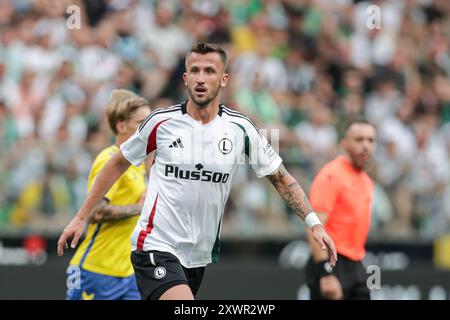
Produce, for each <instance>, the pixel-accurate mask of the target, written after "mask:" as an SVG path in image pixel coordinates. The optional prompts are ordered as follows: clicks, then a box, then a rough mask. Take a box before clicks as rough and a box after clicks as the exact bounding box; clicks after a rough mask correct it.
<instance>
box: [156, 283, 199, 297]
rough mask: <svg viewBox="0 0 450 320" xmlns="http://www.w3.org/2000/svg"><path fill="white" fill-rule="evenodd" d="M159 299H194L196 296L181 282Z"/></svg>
mask: <svg viewBox="0 0 450 320" xmlns="http://www.w3.org/2000/svg"><path fill="white" fill-rule="evenodd" d="M159 300H194V296H193V294H192V291H191V289H190V288H189V287H188V286H187V285H185V284H180V285H177V286H175V287H172V288H170V289H169V290H167V291H166V292H164V293H163V294H162V295H161V297H160V298H159Z"/></svg>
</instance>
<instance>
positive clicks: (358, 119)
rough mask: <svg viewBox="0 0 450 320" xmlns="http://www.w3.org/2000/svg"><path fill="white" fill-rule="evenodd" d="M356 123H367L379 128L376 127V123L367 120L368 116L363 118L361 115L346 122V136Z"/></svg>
mask: <svg viewBox="0 0 450 320" xmlns="http://www.w3.org/2000/svg"><path fill="white" fill-rule="evenodd" d="M354 124H366V125H369V126H372V127H373V128H374V129H375V130H376V129H377V128H376V127H375V125H374V124H373V123H372V122H370V121H369V120H367V119H366V118H361V117H358V118H353V119H351V120H350V121H348V122H347V123H346V124H345V130H344V137H345V136H346V135H347V132H348V130H349V129H350V128H351V127H352V126H353V125H354Z"/></svg>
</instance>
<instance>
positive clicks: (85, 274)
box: [67, 266, 141, 300]
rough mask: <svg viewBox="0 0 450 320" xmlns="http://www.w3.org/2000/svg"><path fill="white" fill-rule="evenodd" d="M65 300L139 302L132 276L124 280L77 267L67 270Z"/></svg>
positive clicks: (137, 291)
mask: <svg viewBox="0 0 450 320" xmlns="http://www.w3.org/2000/svg"><path fill="white" fill-rule="evenodd" d="M67 274H68V279H67V288H68V289H67V300H140V299H141V295H140V294H139V290H138V288H137V285H136V278H135V276H134V275H132V276H130V277H126V278H119V277H112V276H106V275H103V274H99V273H95V272H90V271H86V270H84V269H82V268H79V267H78V266H69V268H68V269H67Z"/></svg>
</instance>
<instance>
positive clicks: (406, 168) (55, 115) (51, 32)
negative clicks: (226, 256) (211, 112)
mask: <svg viewBox="0 0 450 320" xmlns="http://www.w3.org/2000/svg"><path fill="white" fill-rule="evenodd" d="M71 4H75V5H78V6H79V7H80V9H81V29H79V30H78V29H73V30H71V29H69V28H68V27H67V18H68V16H69V14H68V13H66V8H67V7H68V6H69V5H71ZM370 4H375V5H378V6H379V7H380V9H381V11H380V12H381V28H380V29H377V28H375V29H372V30H371V29H369V28H368V27H367V24H366V23H367V20H368V18H369V14H368V12H367V11H366V10H367V7H368V6H369V5H370ZM449 14H450V1H446V0H391V1H389V0H384V1H383V0H379V1H371V2H367V1H352V0H228V1H226V0H180V1H170V0H163V1H156V0H142V1H137V0H109V1H108V0H84V1H82V0H79V1H64V0H17V1H16V0H14V1H12V0H0V35H1V42H0V231H2V232H23V231H25V232H26V231H29V230H34V231H40V232H49V233H52V232H55V233H56V232H58V231H59V230H61V228H62V227H63V226H64V225H65V224H66V222H67V221H68V220H69V219H70V218H71V217H72V216H73V215H74V214H75V213H76V211H77V209H78V208H79V207H80V205H81V203H82V201H83V200H84V197H85V194H86V180H87V175H88V172H89V168H90V165H91V163H92V161H93V158H94V157H95V155H96V154H97V153H98V152H99V151H100V150H101V149H102V148H103V147H105V146H106V145H108V144H110V143H111V142H112V134H111V133H110V131H109V129H108V126H107V125H106V121H105V117H104V110H105V107H106V105H107V101H108V98H109V94H110V92H111V90H112V89H113V88H126V89H131V90H133V91H135V92H136V93H138V94H140V95H143V96H144V97H146V98H147V99H148V100H149V101H150V102H151V106H152V107H153V108H154V107H160V106H169V105H171V104H173V103H176V102H179V101H180V100H183V99H186V92H185V89H184V86H183V83H182V81H180V80H181V77H182V73H183V71H184V54H185V53H186V51H187V50H188V49H189V48H190V47H191V45H192V44H193V43H195V42H196V41H200V40H202V41H208V42H214V43H219V44H221V45H222V46H224V47H225V48H226V50H227V52H228V54H229V56H230V64H229V71H230V74H231V78H230V82H229V86H228V88H227V89H226V90H225V91H224V93H223V99H222V100H223V103H224V104H226V105H228V106H230V107H233V108H235V109H237V110H240V111H242V112H243V113H245V114H247V115H249V116H250V117H251V118H252V119H253V120H254V121H255V122H256V123H257V125H258V126H259V127H260V128H264V129H277V130H279V131H275V132H278V133H279V137H280V139H279V143H278V145H279V150H280V153H281V155H282V157H283V159H284V161H285V164H286V166H287V168H288V170H289V171H291V172H292V173H293V174H294V175H295V176H296V177H297V178H298V179H299V181H300V182H301V184H302V185H303V186H304V187H305V189H306V190H308V188H309V184H310V182H311V179H312V178H313V176H314V175H315V173H316V172H317V170H318V169H319V168H320V167H321V166H322V165H323V164H324V163H325V162H327V161H328V160H330V159H332V158H333V157H335V156H336V154H338V152H339V146H338V141H339V138H340V137H341V134H342V130H343V127H344V126H345V123H346V122H347V121H349V120H351V119H352V118H355V117H360V116H361V115H364V116H366V117H367V118H368V119H369V120H370V121H372V122H373V123H374V124H375V125H376V126H377V129H378V135H379V139H378V148H377V152H376V156H375V161H374V162H373V165H372V166H371V168H370V174H371V176H372V177H373V178H374V179H375V181H376V182H377V189H376V194H375V205H374V211H373V223H372V233H371V236H372V237H375V238H376V237H378V238H380V237H384V238H386V237H393V238H410V237H415V238H432V237H435V236H437V235H438V234H440V233H443V232H447V231H449V226H450V224H449V222H450V203H449V201H450V187H449V186H450V184H449V181H450V157H449V154H450V19H449ZM273 142H274V141H273ZM236 180H237V181H236V183H235V187H234V190H233V191H232V194H231V196H230V200H229V203H228V206H227V210H226V213H225V218H224V225H223V237H233V236H239V237H290V236H295V235H297V234H298V233H299V232H302V228H303V225H302V224H301V223H300V222H299V220H298V218H297V217H295V215H294V214H292V213H291V212H289V210H288V209H287V208H286V207H285V205H284V203H283V202H282V200H281V198H280V197H278V195H276V194H275V192H276V191H275V189H273V188H272V187H271V186H270V184H268V183H266V182H265V181H264V179H263V180H257V179H256V178H255V177H254V175H253V173H251V169H250V170H249V169H248V168H242V170H240V171H239V174H238V176H237V177H236Z"/></svg>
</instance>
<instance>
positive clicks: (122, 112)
mask: <svg viewBox="0 0 450 320" xmlns="http://www.w3.org/2000/svg"><path fill="white" fill-rule="evenodd" d="M145 106H147V107H149V103H148V101H147V99H145V98H142V97H140V96H138V95H137V94H135V93H134V92H132V91H129V90H125V89H115V90H113V91H112V92H111V97H110V99H109V103H108V107H107V109H106V115H107V117H108V123H109V127H110V128H111V130H112V132H114V134H115V135H116V134H118V132H117V128H116V126H117V123H118V122H120V121H126V120H129V119H131V117H132V116H133V114H134V113H135V112H136V110H137V109H139V108H141V107H145ZM149 108H150V107H149Z"/></svg>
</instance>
